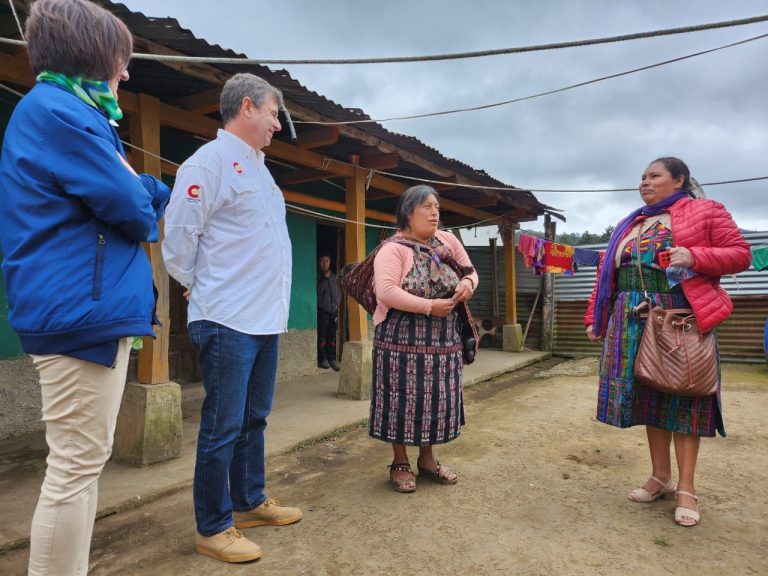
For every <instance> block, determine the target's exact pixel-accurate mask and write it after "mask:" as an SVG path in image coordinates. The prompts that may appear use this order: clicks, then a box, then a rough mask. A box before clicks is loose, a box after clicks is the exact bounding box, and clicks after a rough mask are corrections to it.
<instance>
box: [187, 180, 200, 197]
mask: <svg viewBox="0 0 768 576" xmlns="http://www.w3.org/2000/svg"><path fill="white" fill-rule="evenodd" d="M201 190H202V188H200V186H198V185H197V184H192V186H190V187H189V188H187V196H189V197H190V198H192V199H193V200H197V199H198V198H200V191H201Z"/></svg>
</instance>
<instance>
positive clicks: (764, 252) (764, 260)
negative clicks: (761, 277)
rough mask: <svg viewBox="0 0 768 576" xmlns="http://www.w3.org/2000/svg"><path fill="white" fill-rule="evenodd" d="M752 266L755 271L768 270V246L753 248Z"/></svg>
mask: <svg viewBox="0 0 768 576" xmlns="http://www.w3.org/2000/svg"><path fill="white" fill-rule="evenodd" d="M752 266H754V267H755V270H765V269H766V268H768V246H758V247H756V248H752Z"/></svg>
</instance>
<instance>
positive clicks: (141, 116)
mask: <svg viewBox="0 0 768 576" xmlns="http://www.w3.org/2000/svg"><path fill="white" fill-rule="evenodd" d="M138 106H139V110H138V113H136V114H134V115H132V116H131V119H130V131H131V143H132V144H134V145H135V146H139V147H140V148H142V149H144V150H146V151H147V152H151V153H153V154H157V156H160V101H159V100H158V99H157V98H154V97H153V96H148V95H147V94H139V95H138ZM132 157H133V166H134V169H135V170H136V172H144V173H146V174H151V175H152V176H156V177H157V178H160V158H159V157H156V156H152V155H151V154H147V153H144V152H141V151H140V150H134V151H133V154H132ZM162 240H163V224H162V222H161V223H160V242H162ZM160 242H157V243H154V244H148V243H145V244H144V250H146V252H147V255H148V256H149V259H150V262H151V263H152V277H153V279H154V281H155V287H156V288H157V309H156V314H157V317H158V319H159V320H160V323H161V324H162V326H155V336H156V339H152V338H149V337H145V338H144V348H143V349H142V350H141V353H140V354H139V370H138V377H139V382H141V383H142V384H161V383H164V382H168V376H169V374H168V345H169V341H170V338H169V336H170V324H171V318H170V313H169V309H170V308H169V303H168V272H166V270H165V264H164V263H163V256H162V253H161V249H160Z"/></svg>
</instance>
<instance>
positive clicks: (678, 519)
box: [675, 490, 701, 528]
mask: <svg viewBox="0 0 768 576" xmlns="http://www.w3.org/2000/svg"><path fill="white" fill-rule="evenodd" d="M680 494H682V495H683V496H690V497H691V498H693V499H694V500H695V501H696V506H697V507H698V504H699V497H698V496H696V494H691V493H690V492H686V491H685V490H678V491H677V495H680ZM686 518H687V520H686ZM700 519H701V516H699V511H698V510H691V509H690V508H686V507H685V506H677V507H676V508H675V523H676V524H678V525H679V526H684V527H686V528H690V527H692V526H696V525H697V524H698V523H699V520H700Z"/></svg>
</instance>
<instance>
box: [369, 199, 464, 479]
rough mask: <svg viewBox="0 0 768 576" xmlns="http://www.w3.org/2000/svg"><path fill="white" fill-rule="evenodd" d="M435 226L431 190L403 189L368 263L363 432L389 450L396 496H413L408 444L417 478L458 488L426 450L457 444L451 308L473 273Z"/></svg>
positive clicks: (452, 240) (456, 330)
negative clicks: (369, 346)
mask: <svg viewBox="0 0 768 576" xmlns="http://www.w3.org/2000/svg"><path fill="white" fill-rule="evenodd" d="M439 221H440V204H439V199H438V195H437V192H435V190H434V189H433V188H431V187H430V186H414V187H412V188H409V189H408V190H406V191H405V193H404V194H403V195H402V196H401V197H400V201H399V202H398V205H397V225H398V232H397V234H396V235H395V236H394V238H393V239H392V241H389V242H387V243H386V244H385V245H384V246H382V248H381V249H380V251H379V253H378V254H377V255H376V259H375V260H374V290H375V292H376V299H377V302H378V306H377V307H376V311H375V313H374V315H373V322H374V325H375V336H374V341H373V390H372V397H371V413H370V419H369V433H370V435H371V436H372V437H374V438H378V439H379V440H383V441H385V442H390V443H391V444H392V449H393V452H394V458H393V460H392V464H391V465H390V466H389V468H390V482H391V483H392V486H393V488H394V489H395V490H396V491H397V492H413V491H415V490H416V476H415V475H414V474H413V473H412V472H411V467H410V463H409V461H408V454H407V452H406V446H407V445H411V446H418V447H419V457H418V460H417V467H418V470H419V476H423V477H427V478H431V479H433V480H435V481H437V482H439V483H440V484H456V482H458V476H457V475H456V473H454V472H453V471H451V470H450V469H449V468H448V467H447V466H444V465H442V464H440V462H438V461H437V460H436V459H435V457H434V455H433V454H432V446H433V445H434V444H442V443H445V442H450V441H451V440H453V439H454V438H456V437H457V436H458V435H459V430H460V428H461V425H462V424H463V423H464V408H463V399H462V392H461V379H462V349H463V342H462V326H461V320H460V318H459V314H458V312H457V309H456V305H457V304H458V303H459V302H464V301H468V300H469V299H470V298H472V294H473V293H474V291H475V288H476V287H477V273H476V272H475V271H474V268H472V263H471V262H470V260H469V256H467V252H466V251H465V250H464V247H463V246H462V245H461V242H459V240H458V239H457V238H456V237H455V236H454V235H453V234H450V233H448V232H444V231H441V230H438V229H437V227H438V224H439ZM401 242H402V243H401ZM449 257H452V258H453V259H454V260H455V261H456V262H457V263H458V264H459V265H460V266H461V268H462V270H463V271H464V272H465V274H463V275H462V277H461V278H459V275H457V273H456V272H455V271H454V269H453V268H452V267H451V266H449V265H448V264H447V263H446V259H447V258H449Z"/></svg>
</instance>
